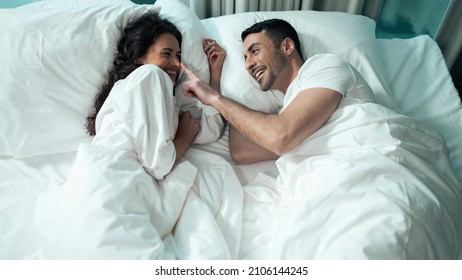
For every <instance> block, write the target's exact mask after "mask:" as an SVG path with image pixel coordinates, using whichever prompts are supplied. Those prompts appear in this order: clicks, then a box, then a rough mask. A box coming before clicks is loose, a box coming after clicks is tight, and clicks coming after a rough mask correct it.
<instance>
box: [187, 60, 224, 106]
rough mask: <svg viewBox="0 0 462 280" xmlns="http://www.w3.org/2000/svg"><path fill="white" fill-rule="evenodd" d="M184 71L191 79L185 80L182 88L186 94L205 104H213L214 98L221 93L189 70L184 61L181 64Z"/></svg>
mask: <svg viewBox="0 0 462 280" xmlns="http://www.w3.org/2000/svg"><path fill="white" fill-rule="evenodd" d="M181 67H182V68H183V70H184V72H185V73H186V74H187V75H188V77H189V79H190V80H189V81H185V82H183V83H182V84H181V85H182V88H183V92H184V95H186V96H189V97H194V98H197V99H199V100H200V101H201V102H202V103H203V104H204V105H209V106H213V104H212V103H213V101H214V99H217V98H218V97H219V96H220V95H221V94H220V93H219V92H218V91H216V90H215V89H213V88H212V87H211V86H210V85H208V84H207V83H205V82H204V81H202V80H201V79H199V77H197V75H196V74H195V73H194V72H193V71H191V70H189V68H188V67H186V66H185V65H184V64H183V63H182V64H181Z"/></svg>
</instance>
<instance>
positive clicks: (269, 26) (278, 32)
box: [241, 18, 303, 59]
mask: <svg viewBox="0 0 462 280" xmlns="http://www.w3.org/2000/svg"><path fill="white" fill-rule="evenodd" d="M263 30H265V31H266V33H267V34H268V37H269V38H270V39H271V40H272V41H273V42H274V45H275V47H276V48H278V47H279V46H280V45H281V43H282V41H283V40H284V39H285V38H287V37H288V38H290V39H291V40H292V41H294V44H295V49H296V50H297V53H298V54H299V55H300V57H301V58H302V59H303V54H302V50H301V47H300V40H299V39H298V34H297V31H295V29H294V28H293V26H292V25H291V24H290V23H288V22H287V21H285V20H282V19H278V18H275V19H267V20H264V21H261V22H257V23H255V24H254V25H252V26H250V27H249V28H247V29H246V30H244V31H242V33H241V39H242V41H244V40H245V38H246V37H247V36H248V35H249V34H252V33H260V32H262V31H263Z"/></svg>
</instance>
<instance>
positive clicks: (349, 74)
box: [282, 54, 374, 110]
mask: <svg viewBox="0 0 462 280" xmlns="http://www.w3.org/2000/svg"><path fill="white" fill-rule="evenodd" d="M318 87H322V88H328V89H331V90H335V91H337V92H338V93H340V94H341V95H342V96H345V95H346V94H347V93H348V97H350V98H357V99H361V100H364V101H374V94H373V93H372V90H371V88H370V87H369V85H368V84H367V82H366V81H365V80H364V78H363V77H362V76H361V74H359V73H358V71H357V70H356V69H354V68H353V67H351V65H350V64H349V63H348V62H346V61H345V60H343V59H342V58H341V57H340V56H338V55H334V54H320V55H315V56H313V57H310V58H309V59H308V60H306V61H305V63H304V64H303V65H302V67H301V68H300V70H299V72H298V75H297V77H296V78H295V80H294V81H292V83H291V84H290V85H289V87H288V89H287V92H286V94H285V96H284V104H283V108H282V110H285V108H287V106H288V105H289V104H290V103H291V102H292V101H293V99H294V98H295V97H297V94H298V93H299V92H300V91H301V90H303V89H309V88H318Z"/></svg>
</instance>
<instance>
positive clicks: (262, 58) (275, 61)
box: [243, 31, 287, 91]
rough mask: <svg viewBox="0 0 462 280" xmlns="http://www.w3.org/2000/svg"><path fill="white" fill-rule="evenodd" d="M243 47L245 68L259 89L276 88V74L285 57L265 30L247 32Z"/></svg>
mask: <svg viewBox="0 0 462 280" xmlns="http://www.w3.org/2000/svg"><path fill="white" fill-rule="evenodd" d="M243 47H244V49H243V54H244V59H245V69H246V70H247V71H249V73H250V75H251V76H252V77H253V78H254V79H255V80H256V81H257V82H258V84H259V85H260V89H261V90H263V91H267V90H269V89H278V76H279V74H280V72H281V71H282V69H283V67H284V65H285V64H286V61H287V59H286V57H285V56H284V55H283V53H282V52H281V50H280V49H279V48H277V47H276V46H275V45H274V42H273V41H272V40H271V39H270V38H269V37H268V36H267V35H266V31H262V32H260V33H252V34H249V35H248V36H247V37H246V38H245V40H244V46H243Z"/></svg>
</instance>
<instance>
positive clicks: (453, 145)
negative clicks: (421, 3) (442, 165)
mask: <svg viewBox="0 0 462 280" xmlns="http://www.w3.org/2000/svg"><path fill="white" fill-rule="evenodd" d="M379 47H380V49H379V50H380V52H381V53H382V54H383V56H382V58H384V60H383V66H384V69H385V72H384V73H385V77H386V78H387V79H388V80H389V81H390V87H391V91H390V96H391V97H392V98H393V100H394V101H395V103H396V104H397V106H398V107H399V112H401V113H403V114H405V115H408V116H411V117H414V118H416V119H419V120H422V121H424V122H426V123H428V124H430V125H431V126H433V127H434V128H436V129H438V130H439V131H440V132H441V133H442V134H443V136H444V138H445V140H446V142H447V145H448V148H449V156H450V159H451V162H452V164H453V167H454V170H455V171H456V172H455V173H456V176H457V179H458V180H459V183H460V184H461V187H462V172H461V171H462V149H461V148H460V145H461V143H462V106H461V103H460V97H459V95H458V93H457V90H456V89H455V87H454V84H453V82H452V79H451V75H450V74H449V71H448V68H447V66H446V63H445V60H444V57H443V54H442V53H441V50H440V48H439V47H438V45H437V44H436V42H435V41H434V40H433V39H432V38H430V37H429V36H426V35H425V36H419V37H415V38H412V39H379ZM423 58H424V59H423ZM403 65H404V66H405V67H403Z"/></svg>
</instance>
